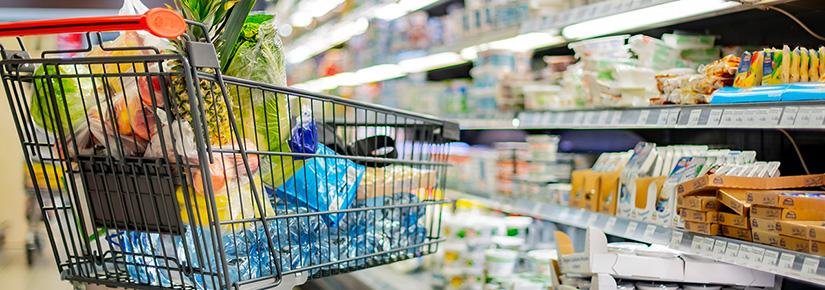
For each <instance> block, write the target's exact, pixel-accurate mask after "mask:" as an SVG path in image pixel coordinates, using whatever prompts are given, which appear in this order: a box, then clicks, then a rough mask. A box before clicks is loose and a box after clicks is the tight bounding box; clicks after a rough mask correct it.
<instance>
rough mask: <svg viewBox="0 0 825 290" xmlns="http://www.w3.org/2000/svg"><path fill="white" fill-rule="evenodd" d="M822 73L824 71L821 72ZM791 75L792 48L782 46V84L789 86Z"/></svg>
mask: <svg viewBox="0 0 825 290" xmlns="http://www.w3.org/2000/svg"><path fill="white" fill-rule="evenodd" d="M823 48H825V47H823ZM823 64H825V63H823ZM819 71H820V72H821V71H822V69H820V70H819ZM790 75H791V48H790V47H789V46H787V45H785V46H782V83H783V84H787V83H788V82H789V80H790Z"/></svg>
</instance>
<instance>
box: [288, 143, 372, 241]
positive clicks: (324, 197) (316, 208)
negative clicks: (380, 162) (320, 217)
mask: <svg viewBox="0 0 825 290" xmlns="http://www.w3.org/2000/svg"><path fill="white" fill-rule="evenodd" d="M315 153H316V154H321V155H327V156H335V157H313V158H310V159H307V160H306V161H305V163H304V166H303V167H301V169H300V170H298V171H296V172H295V175H293V176H292V177H291V178H290V179H288V180H287V181H286V182H284V184H283V185H281V186H280V187H278V188H277V189H275V196H276V197H277V199H280V200H276V201H274V202H275V203H276V205H277V204H279V203H280V204H283V205H287V206H288V207H289V208H295V207H307V208H308V209H309V210H310V211H312V212H326V211H338V210H343V209H347V208H349V207H350V205H351V204H352V203H353V201H355V197H356V192H357V190H358V185H359V184H360V183H361V178H362V177H363V176H364V171H365V170H366V169H365V168H364V166H363V165H358V164H356V163H354V162H352V161H350V160H348V159H345V158H342V157H338V156H337V154H335V152H334V151H332V149H329V148H328V147H326V146H324V145H323V144H318V150H317V151H316V152H315ZM324 218H325V219H326V220H327V222H328V224H329V226H335V224H336V223H337V222H338V219H339V218H340V214H326V215H324Z"/></svg>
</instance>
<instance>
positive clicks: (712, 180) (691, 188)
mask: <svg viewBox="0 0 825 290" xmlns="http://www.w3.org/2000/svg"><path fill="white" fill-rule="evenodd" d="M821 185H825V174H811V175H792V176H780V177H743V176H727V175H716V174H711V175H704V176H700V177H697V178H694V179H691V180H688V181H685V182H682V183H680V184H679V185H677V186H676V193H677V194H679V195H692V194H694V193H698V192H702V191H707V190H715V189H719V188H739V189H783V188H803V187H813V186H821Z"/></svg>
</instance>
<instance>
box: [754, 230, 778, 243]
mask: <svg viewBox="0 0 825 290" xmlns="http://www.w3.org/2000/svg"><path fill="white" fill-rule="evenodd" d="M779 237H780V235H779V233H777V232H763V231H758V230H755V229H754V230H751V238H753V241H754V242H757V243H760V244H765V245H771V246H779Z"/></svg>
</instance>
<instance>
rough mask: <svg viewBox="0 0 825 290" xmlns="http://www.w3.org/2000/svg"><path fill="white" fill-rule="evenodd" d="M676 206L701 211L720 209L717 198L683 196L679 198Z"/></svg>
mask: <svg viewBox="0 0 825 290" xmlns="http://www.w3.org/2000/svg"><path fill="white" fill-rule="evenodd" d="M676 200H677V203H676V206H678V207H681V208H686V209H692V210H699V211H714V210H718V209H719V200H717V199H716V197H715V196H683V197H680V198H677V199H676Z"/></svg>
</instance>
